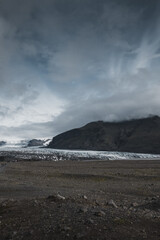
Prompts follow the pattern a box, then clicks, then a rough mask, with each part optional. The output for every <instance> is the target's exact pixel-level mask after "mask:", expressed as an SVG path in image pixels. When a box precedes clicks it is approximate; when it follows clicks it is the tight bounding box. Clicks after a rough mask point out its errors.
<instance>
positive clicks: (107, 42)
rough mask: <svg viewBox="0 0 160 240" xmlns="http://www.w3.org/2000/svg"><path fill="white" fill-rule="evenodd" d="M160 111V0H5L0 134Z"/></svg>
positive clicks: (37, 133) (36, 133) (36, 132)
mask: <svg viewBox="0 0 160 240" xmlns="http://www.w3.org/2000/svg"><path fill="white" fill-rule="evenodd" d="M150 115H160V3H159V1H158V0H152V1H151V0H27V1H26V0H0V139H1V140H2V139H6V138H20V139H22V138H26V139H32V138H44V137H47V138H48V137H49V138H50V137H53V136H55V135H56V134H59V133H61V132H63V131H66V130H69V129H72V128H77V127H81V126H83V125H85V124H87V123H88V122H92V121H98V120H103V121H122V120H128V119H132V118H141V117H147V116H150Z"/></svg>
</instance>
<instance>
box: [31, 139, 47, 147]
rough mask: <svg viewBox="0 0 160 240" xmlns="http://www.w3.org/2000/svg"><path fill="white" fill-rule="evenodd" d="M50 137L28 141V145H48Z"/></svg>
mask: <svg viewBox="0 0 160 240" xmlns="http://www.w3.org/2000/svg"><path fill="white" fill-rule="evenodd" d="M49 142H50V139H43V140H41V139H32V140H30V141H29V142H28V145H27V147H38V146H46V145H47V144H49Z"/></svg>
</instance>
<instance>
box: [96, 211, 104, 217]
mask: <svg viewBox="0 0 160 240" xmlns="http://www.w3.org/2000/svg"><path fill="white" fill-rule="evenodd" d="M95 215H96V216H98V217H104V216H105V215H106V214H105V212H103V211H99V212H95Z"/></svg>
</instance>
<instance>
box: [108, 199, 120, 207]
mask: <svg viewBox="0 0 160 240" xmlns="http://www.w3.org/2000/svg"><path fill="white" fill-rule="evenodd" d="M107 204H108V205H109V206H112V207H114V208H118V206H117V205H116V204H115V202H114V201H113V200H112V199H111V200H110V201H109V202H108V203H107Z"/></svg>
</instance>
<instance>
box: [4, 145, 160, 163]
mask: <svg viewBox="0 0 160 240" xmlns="http://www.w3.org/2000/svg"><path fill="white" fill-rule="evenodd" d="M6 159H7V160H8V161H18V160H47V161H61V160H92V161H94V160H138V159H139V160H147V159H148V160H150V159H154V160H156V159H158V160H159V159H160V155H156V154H143V153H141V154H140V153H128V152H109V151H86V150H85V151H83V150H59V149H50V148H42V147H25V142H21V143H20V144H18V143H16V144H15V145H13V144H10V145H9V144H7V145H6V146H2V147H0V161H3V160H6Z"/></svg>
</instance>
